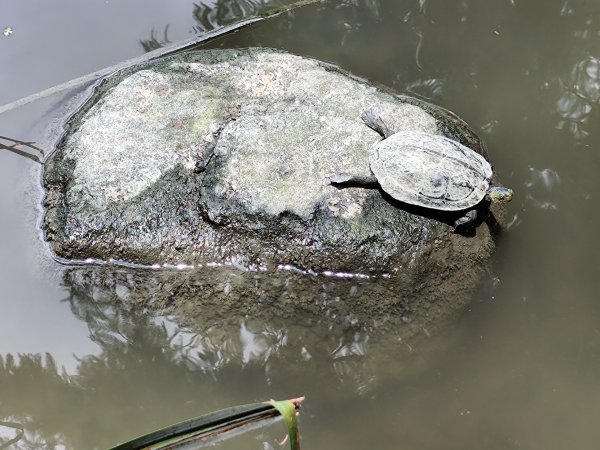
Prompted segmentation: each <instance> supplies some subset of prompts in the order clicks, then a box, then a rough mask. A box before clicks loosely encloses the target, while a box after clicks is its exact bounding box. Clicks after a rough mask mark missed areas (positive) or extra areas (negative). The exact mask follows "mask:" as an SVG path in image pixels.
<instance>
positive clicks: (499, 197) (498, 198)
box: [485, 186, 513, 203]
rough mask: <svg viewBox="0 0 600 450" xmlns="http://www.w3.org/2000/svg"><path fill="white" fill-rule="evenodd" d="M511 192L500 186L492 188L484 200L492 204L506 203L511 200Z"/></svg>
mask: <svg viewBox="0 0 600 450" xmlns="http://www.w3.org/2000/svg"><path fill="white" fill-rule="evenodd" d="M512 196H513V191H512V189H508V188H505V187H502V186H492V187H491V188H490V189H489V190H488V191H487V195H486V196H485V198H486V199H488V200H489V201H491V202H493V203H507V202H510V201H511V200H512Z"/></svg>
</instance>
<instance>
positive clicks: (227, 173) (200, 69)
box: [44, 48, 493, 296]
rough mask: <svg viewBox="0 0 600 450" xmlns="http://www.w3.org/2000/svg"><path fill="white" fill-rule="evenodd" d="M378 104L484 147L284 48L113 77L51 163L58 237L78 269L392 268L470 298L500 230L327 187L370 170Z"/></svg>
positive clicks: (452, 119) (442, 118) (437, 111)
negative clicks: (461, 228) (366, 114)
mask: <svg viewBox="0 0 600 450" xmlns="http://www.w3.org/2000/svg"><path fill="white" fill-rule="evenodd" d="M373 105H378V106H379V107H380V109H381V112H382V116H383V117H384V119H385V120H386V122H387V123H388V125H389V126H390V128H392V129H394V130H398V131H402V130H417V131H423V132H428V133H438V134H443V135H446V136H448V137H450V138H452V139H455V140H457V141H460V142H462V143H463V144H465V145H467V146H469V147H470V148H473V149H474V150H476V151H479V152H483V148H482V144H481V142H480V140H479V139H478V138H477V136H476V135H475V134H474V133H473V132H472V131H471V130H470V129H469V127H468V126H467V125H466V124H465V123H464V122H462V121H461V120H460V119H458V118H457V117H456V116H454V115H453V114H451V113H449V112H448V111H445V110H443V109H441V108H437V107H435V106H433V105H430V104H427V103H425V102H422V101H420V100H417V99H414V98H410V97H404V96H397V95H393V94H390V93H385V92H382V91H380V90H378V89H376V88H375V87H373V86H371V85H369V84H368V83H366V82H364V81H362V80H359V79H356V78H354V77H352V76H350V75H349V74H347V73H344V72H343V71H341V70H340V69H338V68H336V67H334V66H331V65H329V64H326V63H322V62H319V61H316V60H313V59H307V58H302V57H299V56H295V55H291V54H288V53H284V52H280V51H276V50H272V49H262V48H255V49H243V50H233V49H232V50H206V51H197V52H191V53H185V54H181V55H176V56H173V57H169V58H165V59H162V60H158V61H154V62H151V63H147V64H144V65H141V66H138V67H135V68H132V69H127V70H125V71H122V72H119V73H116V74H114V75H112V76H111V77H109V78H107V79H106V80H104V82H103V83H102V85H101V86H100V87H99V88H98V89H97V90H96V93H95V95H94V96H93V98H91V99H90V100H89V101H88V102H87V104H86V106H85V107H84V108H83V109H82V110H81V111H80V112H78V113H77V114H76V115H75V116H74V117H73V118H72V119H71V121H70V124H69V127H68V129H67V132H66V134H65V135H64V137H63V138H62V140H61V141H60V143H59V145H58V148H57V151H56V152H55V153H54V155H53V156H52V158H51V159H50V160H49V161H48V163H47V165H46V171H45V176H44V182H45V185H46V188H47V196H46V199H45V206H46V208H47V213H46V216H45V220H44V228H45V234H46V238H47V240H48V241H49V242H50V244H51V246H52V248H53V250H54V252H55V253H56V254H57V255H58V256H60V257H63V258H67V259H87V258H93V259H100V260H109V259H116V260H123V261H128V262H133V263H137V264H143V265H152V264H165V263H167V264H173V265H176V264H186V265H193V266H198V265H202V264H206V263H209V262H212V263H225V264H229V263H233V264H236V265H237V264H239V265H242V266H245V267H264V268H269V267H275V266H277V265H289V266H293V267H296V268H300V269H304V270H312V271H317V272H319V271H346V272H352V273H359V272H362V273H371V274H372V273H384V272H387V273H391V274H398V276H400V277H401V278H406V283H404V288H405V289H406V292H413V293H414V292H417V291H419V292H424V291H431V290H432V289H436V287H441V286H442V285H444V288H443V289H442V290H443V291H444V292H445V294H444V295H450V296H452V295H453V294H454V293H457V292H459V291H460V292H461V293H462V292H464V291H465V289H467V290H468V289H470V288H472V287H473V286H474V285H475V284H476V279H477V274H478V273H479V270H480V268H481V265H482V263H483V262H485V261H486V259H487V258H488V257H489V255H490V253H491V250H492V248H493V242H492V236H491V232H490V227H489V226H487V225H486V224H483V225H482V226H480V227H479V228H478V229H477V233H476V234H475V236H471V237H464V236H460V235H457V234H453V232H452V231H453V228H452V226H451V223H452V221H453V219H454V218H455V217H452V216H450V215H448V214H443V213H436V212H434V211H430V210H426V209H419V208H415V207H407V206H406V205H401V204H398V203H397V202H395V201H394V200H393V199H391V198H389V197H388V196H386V195H385V194H384V193H383V192H381V191H379V190H367V189H360V188H349V189H341V190H338V189H336V188H334V187H332V186H331V185H330V184H329V180H328V177H327V175H328V174H331V173H333V172H350V173H356V174H364V175H369V173H370V172H369V162H368V151H369V148H370V146H371V145H372V144H373V143H374V142H376V140H377V139H378V138H379V136H378V135H377V133H375V132H374V131H372V130H371V129H369V128H368V127H366V126H365V125H364V124H363V123H362V122H361V119H360V114H361V112H362V111H363V110H364V109H366V108H367V107H369V106H373ZM449 224H450V225H449ZM424 280H430V282H428V283H424ZM448 283H449V284H448Z"/></svg>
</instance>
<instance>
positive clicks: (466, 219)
mask: <svg viewBox="0 0 600 450" xmlns="http://www.w3.org/2000/svg"><path fill="white" fill-rule="evenodd" d="M476 220H477V211H476V210H474V209H472V210H470V211H467V213H466V214H465V215H464V216H462V217H459V218H458V219H456V220H455V221H454V232H455V233H456V230H457V229H458V227H464V226H465V225H471V224H473V223H474V222H475V221H476Z"/></svg>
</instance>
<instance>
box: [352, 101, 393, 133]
mask: <svg viewBox="0 0 600 450" xmlns="http://www.w3.org/2000/svg"><path fill="white" fill-rule="evenodd" d="M360 118H361V119H362V121H363V122H364V123H365V125H366V126H368V127H369V128H371V129H372V130H374V131H377V132H378V133H379V134H380V135H381V136H382V137H384V138H387V137H390V136H391V135H392V134H394V132H393V131H392V130H390V129H389V128H388V127H387V125H386V124H385V122H384V121H383V119H382V118H381V114H380V112H379V108H378V107H377V106H372V107H371V108H369V109H367V110H366V111H363V113H362V114H361V115H360Z"/></svg>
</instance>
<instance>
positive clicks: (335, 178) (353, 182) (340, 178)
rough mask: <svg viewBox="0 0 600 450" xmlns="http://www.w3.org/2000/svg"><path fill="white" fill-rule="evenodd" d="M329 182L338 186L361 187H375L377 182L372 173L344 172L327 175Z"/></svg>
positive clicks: (377, 185)
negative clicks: (351, 173) (355, 173)
mask: <svg viewBox="0 0 600 450" xmlns="http://www.w3.org/2000/svg"><path fill="white" fill-rule="evenodd" d="M329 183H330V184H331V185H332V186H335V187H338V188H345V187H362V188H369V189H377V188H378V187H379V182H378V181H377V178H375V177H374V176H373V175H371V176H368V175H350V174H349V173H345V172H336V173H332V174H331V175H329Z"/></svg>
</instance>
